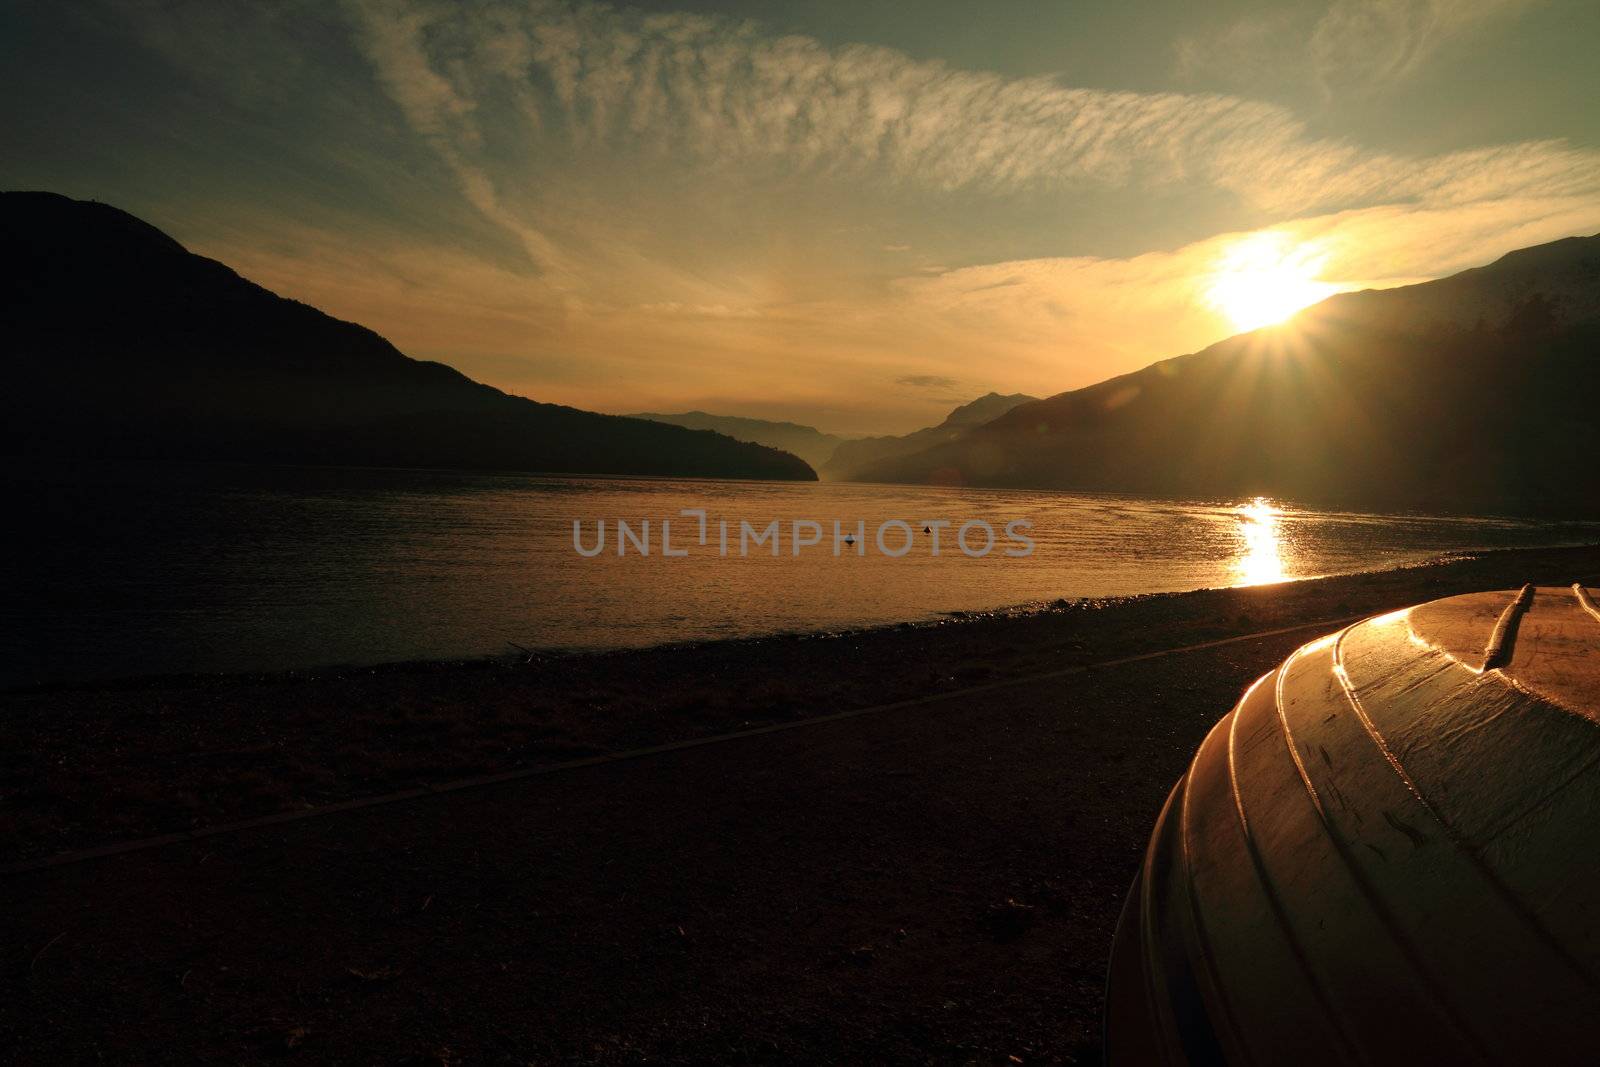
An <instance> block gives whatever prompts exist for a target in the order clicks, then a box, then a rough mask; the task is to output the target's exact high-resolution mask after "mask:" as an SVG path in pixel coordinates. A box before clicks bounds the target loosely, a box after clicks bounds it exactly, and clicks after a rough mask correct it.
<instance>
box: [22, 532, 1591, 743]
mask: <svg viewBox="0 0 1600 1067" xmlns="http://www.w3.org/2000/svg"><path fill="white" fill-rule="evenodd" d="M1352 514H1354V513H1352ZM1378 517H1383V516H1378ZM1427 517H1428V518H1435V519H1437V518H1440V516H1427ZM1585 549H1600V542H1589V541H1575V542H1564V543H1560V544H1553V545H1538V546H1532V547H1518V548H1462V549H1452V550H1449V551H1447V552H1443V553H1441V554H1439V555H1436V556H1428V557H1424V558H1421V559H1417V560H1412V561H1409V562H1401V563H1396V564H1394V565H1393V566H1386V567H1378V568H1374V569H1369V570H1355V571H1333V572H1329V573H1326V574H1315V575H1307V576H1305V577H1299V578H1285V579H1283V580H1282V581H1277V582H1265V583H1258V584H1250V585H1224V586H1200V587H1197V588H1193V589H1169V590H1157V591H1152V592H1146V593H1116V594H1108V595H1105V596H1077V597H1057V598H1055V599H1053V600H1049V601H1026V602H1022V603H1017V604H1005V605H999V606H996V607H992V608H973V609H952V610H947V611H936V612H931V613H930V614H928V615H926V616H923V617H919V618H914V619H905V620H900V621H892V622H878V623H866V624H863V625H860V626H850V627H841V628H834V629H820V630H818V629H812V630H775V631H772V632H768V633H752V634H743V635H735V636H730V637H695V638H685V639H682V640H675V641H657V642H653V643H649V644H640V645H597V646H560V645H526V646H525V645H522V644H520V643H518V642H515V641H511V640H509V639H508V640H506V642H505V644H506V646H507V648H508V649H510V650H514V651H500V652H484V653H481V654H477V655H463V656H440V657H423V658H411V659H396V660H377V661H372V662H344V663H325V664H310V665H304V666H290V667H270V668H261V669H249V668H246V669H241V670H219V671H176V672H165V673H154V674H129V675H117V676H111V677H105V678H91V679H85V680H82V681H67V680H57V681H45V682H30V683H25V684H22V685H9V686H8V685H0V701H4V700H6V699H8V698H12V697H31V696H48V695H51V694H68V693H94V692H101V691H126V690H140V689H149V688H162V687H188V686H196V685H214V684H222V683H229V682H235V683H240V684H258V685H270V684H274V683H279V682H296V681H306V680H316V679H321V680H330V679H334V678H341V677H352V676H370V675H380V674H391V673H401V674H404V673H435V672H439V671H452V670H456V671H471V670H478V669H495V668H498V667H504V666H508V665H510V666H515V665H518V664H521V665H527V664H529V663H532V662H535V661H540V662H544V661H549V660H558V659H559V660H572V659H582V658H594V657H603V656H628V655H637V654H648V653H671V652H674V651H676V652H691V651H694V650H698V649H703V648H707V647H721V646H735V645H759V644H763V643H774V642H790V641H812V640H834V639H837V640H850V639H870V638H871V637H872V636H873V635H875V634H881V633H886V632H898V631H903V630H908V629H938V628H941V627H946V626H952V625H961V626H964V625H983V624H986V623H992V622H995V621H998V620H1005V619H1010V620H1017V619H1029V618H1035V617H1039V616H1048V615H1054V614H1060V613H1064V612H1072V611H1082V610H1092V611H1103V610H1108V609H1114V608H1118V607H1121V606H1124V605H1127V604H1133V603H1142V602H1146V601H1152V600H1161V599H1164V598H1175V597H1188V596H1195V595H1200V594H1211V593H1229V592H1236V591H1240V590H1248V589H1276V588H1281V587H1285V586H1294V585H1304V584H1306V583H1314V582H1326V581H1332V580H1338V579H1357V578H1364V577H1371V576H1377V575H1387V574H1403V573H1405V572H1408V571H1413V570H1425V569H1430V568H1434V567H1442V566H1448V565H1450V564H1454V563H1459V562H1465V561H1470V560H1476V559H1480V558H1483V557H1491V556H1497V555H1501V554H1507V553H1525V554H1540V553H1545V552H1557V551H1565V550H1585ZM0 714H3V712H0Z"/></svg>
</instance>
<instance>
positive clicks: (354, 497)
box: [0, 465, 1600, 685]
mask: <svg viewBox="0 0 1600 1067" xmlns="http://www.w3.org/2000/svg"><path fill="white" fill-rule="evenodd" d="M8 480H9V481H10V482H11V484H10V485H9V487H8V488H9V492H10V496H11V498H12V500H13V501H15V502H16V503H17V504H18V505H19V507H18V508H17V510H16V511H15V513H14V514H15V518H14V519H13V520H12V526H11V531H10V535H9V536H10V538H11V540H12V542H13V543H12V545H11V547H10V548H9V550H8V551H7V553H6V554H5V561H4V568H5V569H4V571H3V572H0V578H3V582H4V591H5V595H4V598H3V602H0V619H3V621H4V625H5V631H6V633H7V635H8V638H7V640H6V642H5V646H4V651H3V652H0V685H17V684H27V683H31V682H38V681H51V680H62V679H83V678H101V677H117V676H126V675H136V674H152V673H169V672H187V671H218V670H255V669H272V668H281V667H300V666H315V665H327V664H336V663H376V662H383V661H391V660H404V659H417V658H447V657H456V656H475V655H482V654H489V653H496V652H503V651H506V650H507V649H508V648H509V647H510V645H509V644H508V643H510V642H515V643H516V644H518V645H522V646H527V647H559V648H600V647H617V646H630V645H648V644H655V643H659V642H665V641H680V640H692V639H705V638H720V637H731V636H738V635H748V634H764V633H774V632H785V631H813V630H830V629H838V628H846V627H858V626H864V625H870V624H875V623H887V622H897V621H904V620H924V619H931V618H936V617H938V616H940V615H941V614H944V613H951V612H962V611H981V610H987V609H995V608H1002V607H1011V606H1021V605H1040V604H1044V603H1048V602H1050V601H1053V600H1056V599H1058V598H1073V597H1093V596H1104V595H1110V594H1127V593H1150V592H1163V591H1173V590H1186V589H1195V588H1200V587H1204V586H1222V585H1238V584H1250V583H1262V582H1275V581H1281V580H1285V579H1293V578H1302V577H1308V576H1313V575H1319V574H1332V573H1339V572H1349V571H1356V570H1366V569H1374V568H1381V567H1386V566H1393V565H1396V564H1400V563H1405V562H1412V561H1418V560H1422V559H1426V558H1429V557H1433V556H1437V555H1440V554H1443V553H1449V552H1453V551H1459V550H1467V549H1473V548H1493V547H1506V546H1519V545H1552V544H1567V543H1579V542H1586V541H1590V542H1592V541H1596V540H1600V528H1597V527H1596V526H1594V525H1583V524H1549V523H1534V522H1525V521H1515V520H1504V519H1463V518H1426V517H1414V516H1412V517H1396V516H1375V515H1360V514H1346V513H1329V512H1319V511H1309V510H1302V509H1297V508H1293V507H1289V506H1285V505H1282V504H1278V503H1274V502H1270V501H1264V500H1254V501H1250V500H1245V501H1219V502H1213V503H1192V504H1191V503H1171V502H1155V501H1144V500H1136V499H1130V498H1122V497H1112V496H1088V495H1075V494H1065V493H1053V492H1023V491H1001V490H971V489H940V488H918V487H901V486H881V485H841V484H828V483H823V484H777V483H759V482H731V481H649V480H619V479H582V478H557V477H539V476H526V475H493V474H464V473H445V472H436V471H389V470H349V469H337V468H330V469H312V468H255V467H244V466H220V465H219V466H205V465H193V466H151V465H119V466H111V467H87V466H81V465H79V466H70V467H69V466H50V467H30V468H27V469H25V470H20V471H17V470H13V471H12V472H10V474H9V476H8ZM686 508H703V509H705V511H706V512H707V513H708V516H709V519H710V520H711V523H712V527H711V529H712V531H713V532H712V533H711V536H710V538H709V540H710V542H711V543H710V544H708V545H707V546H704V547H702V546H700V545H699V544H698V543H696V536H695V529H696V522H695V520H693V519H689V518H683V517H680V516H679V512H680V510H681V509H686ZM619 518H621V519H625V520H627V521H629V522H630V524H632V525H633V526H634V527H635V528H637V527H638V526H639V525H640V521H641V520H644V519H649V520H651V524H652V527H653V530H652V533H653V535H654V538H653V541H652V544H651V549H652V553H651V554H650V555H649V556H641V555H639V554H637V552H636V551H634V550H633V549H632V547H631V546H630V550H629V553H628V554H627V555H624V556H620V557H619V556H618V555H617V554H616V552H615V529H614V525H613V524H614V522H615V520H617V519H619ZM662 518H668V519H671V520H672V522H673V543H674V546H675V547H678V546H682V547H685V548H687V550H688V555H686V556H683V557H672V558H664V557H663V556H661V555H660V542H659V522H660V520H661V519H662ZM575 519H577V520H581V521H582V522H583V523H584V530H585V541H586V543H587V544H589V545H592V544H593V537H594V533H595V529H596V523H597V522H598V520H600V519H605V520H606V522H607V526H608V541H607V545H606V551H605V552H603V553H601V554H600V555H598V556H596V557H594V558H585V557H583V556H581V555H579V554H578V553H577V552H576V551H574V548H573V537H572V523H573V520H575ZM718 519H726V520H729V521H730V523H731V524H732V528H733V530H734V531H735V532H734V535H733V548H732V554H730V555H729V556H728V557H723V556H721V555H719V554H718V551H717V546H716V540H717V538H716V534H715V532H714V531H715V529H716V526H715V524H716V522H717V520H718ZM774 519H776V520H778V521H779V523H780V528H781V530H782V532H783V536H784V542H783V546H782V553H781V554H780V555H779V556H777V557H776V558H775V557H773V556H772V555H770V554H768V549H767V548H765V547H762V548H760V549H757V550H754V551H752V553H751V554H750V555H748V556H745V557H740V556H739V555H738V554H737V551H738V550H737V529H738V524H739V522H740V520H747V521H749V522H751V523H752V524H753V525H754V526H756V527H758V528H759V527H764V526H765V525H766V524H768V523H769V522H771V521H772V520H774ZM807 519H809V520H814V521H816V522H818V523H819V524H821V526H822V528H823V531H824V534H823V539H822V543H821V544H820V545H817V546H815V547H808V548H805V549H803V550H802V552H801V554H800V555H799V556H795V555H793V554H792V548H791V544H790V540H789V532H790V530H791V524H792V523H793V522H794V521H795V520H807ZM835 519H838V520H841V521H842V522H843V523H844V524H845V526H844V528H845V529H847V530H849V529H853V528H854V526H855V523H856V522H857V521H858V520H860V521H864V522H865V523H866V529H867V536H868V541H869V547H870V549H871V550H870V551H869V552H868V553H867V554H866V555H865V556H858V555H856V554H854V552H853V550H849V549H847V550H846V551H844V553H843V554H841V555H838V556H835V555H834V554H833V546H832V540H833V537H832V524H833V521H834V520H835ZM891 519H900V520H903V521H905V522H906V523H907V524H909V525H911V526H912V527H913V529H914V531H915V534H916V544H915V545H914V546H913V548H912V550H911V551H910V552H909V553H908V554H906V555H905V556H903V557H900V558H891V557H888V556H885V555H883V554H881V553H880V552H878V551H877V548H876V545H875V539H874V531H875V530H876V528H877V527H878V525H879V524H881V523H883V522H884V521H886V520H891ZM935 519H946V520H949V521H951V522H952V523H953V524H954V526H959V525H960V524H961V523H963V522H966V521H968V520H973V519H983V520H985V521H987V522H989V523H991V524H992V525H993V527H994V528H995V530H996V533H997V536H998V544H997V546H996V548H995V550H994V551H992V552H991V553H990V554H989V555H987V556H985V557H983V558H978V559H974V558H969V557H968V556H966V555H964V554H963V553H962V552H960V551H959V550H958V549H957V548H956V547H955V546H954V543H953V542H954V534H955V529H954V526H953V527H952V528H951V529H948V530H945V531H943V533H942V538H941V539H942V541H943V545H942V551H941V553H940V554H939V555H938V556H937V557H936V556H933V555H932V554H931V552H930V551H929V550H928V547H929V546H928V541H929V540H930V538H929V537H928V535H925V534H923V533H922V529H923V527H924V525H925V524H926V523H927V522H928V521H929V520H935ZM1016 519H1022V520H1026V521H1028V522H1031V523H1032V527H1031V530H1029V531H1028V532H1029V533H1030V534H1031V536H1032V537H1033V539H1034V540H1035V542H1036V547H1035V548H1034V550H1033V553H1032V555H1030V556H1027V557H1022V558H1018V557H1012V556H1007V555H1005V554H1004V553H1003V549H1004V547H1005V546H1006V545H1007V544H1008V543H1009V542H1007V541H1006V539H1005V535H1004V527H1005V525H1006V523H1008V522H1011V521H1012V520H1016ZM982 540H983V538H982V537H981V536H980V535H979V533H978V531H976V530H975V531H974V534H973V536H972V537H971V538H970V542H971V543H972V544H973V545H974V547H976V546H978V545H979V544H981V542H982ZM900 541H901V537H900V535H899V533H898V532H891V533H890V534H889V535H887V537H886V542H887V543H888V544H889V546H890V547H891V548H898V547H899V544H900Z"/></svg>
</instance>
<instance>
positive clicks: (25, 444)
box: [0, 193, 815, 479]
mask: <svg viewBox="0 0 1600 1067" xmlns="http://www.w3.org/2000/svg"><path fill="white" fill-rule="evenodd" d="M0 256H3V257H4V259H5V260H6V261H7V262H8V263H9V264H10V265H11V266H10V270H9V271H8V274H9V275H10V277H11V278H12V281H11V283H10V284H9V285H8V286H7V287H6V289H5V290H4V295H3V296H0V309H3V313H4V316H5V322H6V329H7V333H8V346H7V347H8V352H9V359H8V360H7V364H6V375H7V378H8V381H7V386H8V388H7V389H6V393H5V396H4V399H0V413H3V414H4V429H3V430H0V451H3V452H5V453H8V454H12V455H18V454H27V455H49V456H60V455H70V456H79V457H108V458H164V459H229V460H262V461H287V462H307V463H339V464H346V463H347V464H375V465H388V466H432V467H443V466H449V467H479V468H489V469H514V470H540V471H568V472H582V473H610V474H654V475H686V476H687V475H694V476H728V477H744V478H788V479H812V478H815V474H814V472H812V471H811V469H810V468H809V467H807V466H806V464H805V463H803V462H802V461H801V460H799V459H798V458H796V457H794V456H791V455H787V454H785V453H782V452H777V451H774V450H772V449H768V448H764V447H761V446H758V445H752V444H746V443H743V442H738V441H734V440H732V439H730V438H727V437H724V436H721V435H719V434H714V433H708V432H696V431H692V430H685V429H681V428H679V427H674V426H666V425H663V424H660V423H654V422H646V421H643V420H640V419H626V418H621V417H618V416H613V415H598V414H594V413H592V412H586V411H579V410H577V409H575V408H567V407H561V406H558V405H554V404H540V403H536V402H534V401H532V400H527V399H524V398H521V397H513V396H508V395H506V394H504V393H502V392H500V391H499V390H496V389H493V388H490V387H489V386H486V385H482V384H480V383H478V382H474V381H472V380H471V379H469V378H467V377H466V376H464V375H462V374H460V373H459V372H457V371H455V370H453V369H451V368H449V367H447V366H445V365H443V364H440V363H429V362H422V361H418V360H413V359H410V358H408V357H406V356H405V355H403V354H401V353H400V352H399V351H398V350H397V349H396V348H395V347H394V346H393V345H391V344H390V343H389V342H388V341H386V340H384V339H383V338H382V337H380V336H378V335H377V334H376V333H373V332H372V331H371V330H368V329H366V328H364V327H361V326H357V325H355V324H353V323H348V322H341V321H339V320H337V319H334V318H331V317H330V316H328V315H325V314H323V313H322V312H320V311H317V310H316V309H315V308H311V307H308V306H306V305H304V304H300V303H297V302H295V301H292V300H285V299H283V298H282V297H279V296H276V295H274V294H273V293H271V292H269V291H267V290H266V289H263V288H261V287H260V286H258V285H255V284H253V283H251V282H249V281H246V280H245V279H243V278H241V277H239V276H238V275H237V274H235V273H234V272H233V271H231V270H229V269H228V268H227V267H225V266H223V265H222V264H220V263H217V262H214V261H212V260H209V259H205V258H203V257H200V256H196V255H192V254H191V253H189V252H187V251H185V250H184V248H183V246H181V245H180V244H178V243H177V242H176V241H174V240H172V239H171V238H170V237H168V236H167V235H165V234H163V233H162V232H161V231H159V230H157V229H156V228H155V227H153V226H150V225H148V224H147V223H144V222H142V221H140V220H139V219H136V218H134V217H133V216H131V215H128V214H126V213H125V212H122V211H118V210H117V209H115V208H112V207H108V206H106V205H103V204H98V203H91V202H84V201H75V200H70V199H68V198H66V197H62V196H57V195H55V194H51V193H0Z"/></svg>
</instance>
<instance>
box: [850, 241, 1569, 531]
mask: <svg viewBox="0 0 1600 1067" xmlns="http://www.w3.org/2000/svg"><path fill="white" fill-rule="evenodd" d="M1597 403H1600V236H1596V237H1583V238H1567V239H1564V240H1561V241H1556V242H1552V243H1550V244H1547V245H1541V246H1538V247H1535V248H1528V249H1523V250H1520V251H1517V252H1513V253H1510V254H1509V255H1506V256H1504V257H1502V258H1500V259H1499V260H1496V261H1495V262H1494V263H1492V264H1490V265H1488V266H1486V267H1480V268H1475V269H1473V270H1469V271H1465V272H1462V273H1461V274H1457V275H1454V276H1451V277H1449V278H1443V279H1440V280H1438V281H1433V282H1427V283H1423V284H1420V285H1413V286H1405V287H1402V288H1397V289H1386V290H1366V291H1362V292H1356V293H1346V294H1341V295H1338V296H1334V297H1331V298H1329V299H1328V300H1325V301H1323V302H1322V303H1320V304H1317V305H1315V306H1313V307H1311V308H1308V309H1307V310H1305V311H1303V312H1301V313H1300V314H1299V315H1297V316H1295V317H1294V318H1293V319H1291V320H1289V322H1287V323H1285V324H1284V325H1281V326H1275V327H1269V328H1267V329H1263V330H1257V331H1254V332H1252V333H1247V334H1241V335H1239V336H1237V337H1232V338H1229V339H1227V340H1225V341H1222V342H1219V343H1218V344H1215V345H1212V346H1211V347H1209V348H1207V349H1205V350H1203V351H1201V352H1198V353H1194V354H1191V355H1187V356H1180V357H1177V358H1175V359H1169V360H1164V361H1162V362H1160V363H1156V364H1154V365H1152V366H1149V367H1146V368H1145V369H1143V370H1140V371H1137V372H1134V373H1132V374H1125V375H1121V376H1119V377H1116V378H1113V379H1110V380H1109V381H1104V382H1100V383H1098V384H1096V385H1092V386H1089V387H1087V388H1083V389H1076V390H1072V391H1069V392H1065V393H1060V394H1057V395H1056V396H1052V397H1049V398H1047V399H1045V400H1040V401H1036V402H1034V403H1030V404H1023V405H1021V406H1019V407H1016V408H1013V409H1012V410H1011V411H1009V412H1007V413H1006V414H1004V415H1002V416H1000V417H999V418H997V419H994V420H993V421H991V422H989V423H988V424H986V425H984V426H982V427H979V428H977V429H975V430H972V431H970V432H969V433H968V434H967V435H966V436H964V437H963V438H962V439H960V440H958V441H954V442H951V443H947V444H941V445H937V446H935V447H933V448H929V449H924V450H922V451H920V452H918V453H916V454H914V455H909V456H899V457H893V458H890V459H888V460H885V461H882V462H878V463H873V464H868V465H866V466H865V467H864V468H862V469H859V470H857V471H856V472H854V474H853V477H855V478H857V479H859V480H873V481H906V482H932V483H948V484H973V485H988V486H1014V487H1031V488H1058V489H1075V490H1102V491H1115V492H1127V493H1139V494H1146V495H1154V496H1164V497H1187V498H1191V499H1192V498H1197V497H1198V498H1219V497H1222V498H1228V497H1239V496H1249V495H1256V494H1262V495H1267V496H1274V497H1280V498H1286V499H1291V500H1298V501H1302V502H1305V503H1325V504H1337V505H1347V506H1360V507H1384V508H1408V509H1428V510H1441V511H1478V512H1483V511H1494V512H1503V513H1519V514H1566V515H1573V516H1578V515H1582V516H1590V515H1600V410H1597V407H1596V405H1597Z"/></svg>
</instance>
